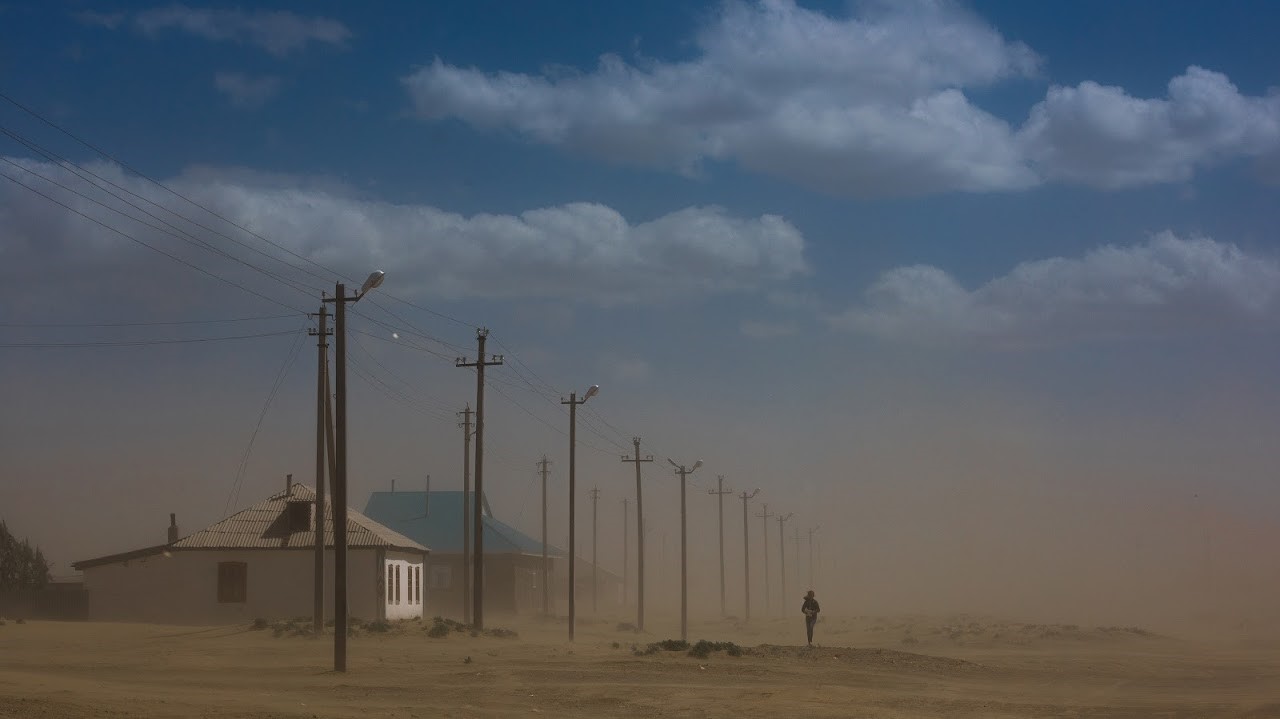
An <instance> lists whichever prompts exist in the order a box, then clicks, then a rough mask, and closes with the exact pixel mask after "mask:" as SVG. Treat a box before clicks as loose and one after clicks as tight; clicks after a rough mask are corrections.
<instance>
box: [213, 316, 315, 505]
mask: <svg viewBox="0 0 1280 719" xmlns="http://www.w3.org/2000/svg"><path fill="white" fill-rule="evenodd" d="M306 336H307V335H306V333H304V332H298V337H297V339H295V340H294V342H293V345H292V346H291V347H290V348H289V354H288V355H287V356H286V358H285V361H284V364H282V365H281V366H280V370H279V371H278V372H277V373H276V378H275V381H274V382H272V384H271V391H270V392H268V393H267V400H266V402H263V404H262V409H261V410H260V411H259V412H258V421H257V422H256V423H255V424H254V426H253V432H252V433H251V434H250V435H249V443H248V445H246V446H245V448H244V453H243V454H242V455H241V456H240V464H239V465H238V466H237V467H236V473H235V478H234V480H233V481H232V484H231V491H230V492H229V493H228V494H227V502H226V504H225V505H224V506H223V508H222V516H224V517H225V516H227V513H228V512H230V511H231V507H232V505H233V504H234V503H235V502H236V501H238V500H239V498H240V487H241V485H242V484H243V483H244V476H245V473H246V472H247V471H248V469H249V457H250V456H251V455H252V454H253V445H254V443H255V442H257V440H258V433H259V432H260V431H261V430H262V421H263V420H264V419H266V416H267V411H268V410H269V409H271V403H272V402H274V401H275V398H276V395H277V394H279V392H280V387H281V386H282V385H284V380H285V377H287V376H288V375H289V370H290V369H291V368H292V367H293V363H294V362H295V361H296V360H297V359H298V353H299V350H301V349H302V341H303V339H304V338H306Z"/></svg>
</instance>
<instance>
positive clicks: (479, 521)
mask: <svg viewBox="0 0 1280 719" xmlns="http://www.w3.org/2000/svg"><path fill="white" fill-rule="evenodd" d="M488 338H489V330H488V328H485V327H481V328H479V329H477V330H476V361H475V362H468V361H467V358H466V357H463V358H461V359H459V360H457V362H455V363H454V365H455V366H457V367H475V368H476V501H475V504H474V509H473V510H472V513H471V521H472V527H471V535H472V539H471V546H472V557H471V562H472V566H471V572H472V577H471V625H472V626H473V627H475V628H476V629H484V368H485V367H489V366H492V365H500V364H502V355H492V356H489V357H488V358H487V359H486V355H485V353H484V342H485V340H486V339H488Z"/></svg>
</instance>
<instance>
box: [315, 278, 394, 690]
mask: <svg viewBox="0 0 1280 719" xmlns="http://www.w3.org/2000/svg"><path fill="white" fill-rule="evenodd" d="M383 276H384V275H383V273H382V272H374V273H372V274H370V275H369V277H368V279H366V280H365V281H364V285H363V286H362V287H361V288H360V291H359V292H358V293H356V294H355V295H353V296H350V297H348V296H347V287H346V285H344V284H343V283H341V282H338V283H336V285H335V286H334V289H333V297H321V301H322V302H332V303H334V307H333V325H334V327H333V334H334V340H335V342H334V356H335V363H334V390H335V391H334V401H333V405H334V409H333V414H334V418H333V421H334V443H335V447H334V469H335V471H334V473H333V670H334V671H335V672H345V671H347V619H348V613H347V303H348V302H358V301H359V300H360V298H361V297H364V295H365V294H366V293H368V292H369V290H372V289H374V288H375V287H377V286H378V285H381V284H382V279H383Z"/></svg>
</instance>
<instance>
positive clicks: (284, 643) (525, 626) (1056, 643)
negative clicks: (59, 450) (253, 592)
mask: <svg viewBox="0 0 1280 719" xmlns="http://www.w3.org/2000/svg"><path fill="white" fill-rule="evenodd" d="M489 624H490V626H491V627H493V626H502V627H508V628H511V629H514V630H515V631H517V632H518V636H517V637H504V638H499V637H490V636H480V637H472V636H470V635H469V634H467V633H459V632H450V633H449V634H448V636H445V637H441V638H431V637H429V636H428V635H427V633H426V632H425V631H424V629H425V628H426V627H429V626H430V625H431V622H430V621H429V620H428V621H425V622H408V623H403V624H399V625H396V626H395V627H394V628H393V629H392V630H391V631H389V632H386V633H368V632H366V633H362V634H361V635H360V636H357V637H354V638H352V639H351V642H350V660H349V671H348V672H347V673H346V674H335V673H333V672H332V671H329V669H330V668H331V666H332V664H331V662H332V637H326V638H325V639H323V640H318V639H315V638H307V637H300V636H290V634H291V633H290V632H289V631H285V632H283V634H282V636H279V637H277V636H274V634H275V632H274V631H273V630H271V629H266V630H260V631H253V630H250V629H249V628H248V627H246V626H231V627H215V628H191V627H165V626H153V625H129V624H83V623H58V622H28V623H25V624H15V623H14V622H12V621H10V622H8V623H7V624H6V625H5V626H0V717H6V718H8V717H21V718H23V719H28V718H29V719H54V718H58V719H61V718H63V717H121V718H123V717H218V718H222V717H242V718H246V719H248V718H252V719H268V718H271V719H276V718H280V719H283V718H285V717H291V718H292V717H362V718H365V717H368V718H372V717H402V718H406V719H407V718H409V717H517V716H518V717H530V716H549V717H778V716H785V717H984V718H1000V717H1019V718H1024V717H1131V718H1133V719H1150V718H1153V717H1188V718H1191V717H1196V718H1200V717H1280V642H1278V641H1275V640H1260V639H1249V638H1248V637H1245V636H1238V637H1235V638H1232V639H1229V640H1228V639H1225V638H1219V639H1217V640H1205V639H1196V640H1191V639H1187V638H1181V637H1177V636H1168V635H1155V634H1150V633H1147V632H1143V631H1135V630H1132V629H1125V628H1109V629H1101V628H1085V627H1074V626H1061V625H1028V624H1013V623H1004V622H998V621H993V620H990V619H976V618H972V617H947V618H939V617H933V618H931V617H894V618H875V617H859V618H851V619H832V620H827V621H824V622H822V623H821V624H820V625H819V637H818V638H819V640H820V644H821V646H819V647H817V648H814V649H808V648H805V647H802V646H796V635H797V634H799V633H801V632H802V627H801V622H800V621H798V620H797V621H783V620H772V621H764V622H756V623H753V624H752V625H751V626H750V627H743V626H741V625H738V624H735V623H733V622H717V623H698V624H696V625H693V626H691V628H690V638H691V639H695V640H696V639H698V638H705V639H708V640H713V641H734V642H737V643H739V644H740V645H741V646H742V647H743V649H744V652H745V653H744V654H743V655H742V656H736V657H735V656H729V655H728V654H727V653H725V652H713V653H712V654H711V655H710V656H709V657H707V658H705V659H699V658H697V657H692V656H689V655H688V654H687V653H686V652H678V651H662V650H659V651H657V652H655V653H652V654H648V655H638V654H637V653H636V651H635V650H634V649H633V645H636V648H637V649H640V650H643V649H644V648H645V647H646V646H647V645H648V644H649V643H650V642H655V641H658V640H661V639H666V638H668V637H670V636H672V632H669V631H667V630H668V627H678V624H673V623H672V622H670V620H664V621H662V622H657V621H652V620H651V621H650V623H649V624H650V627H651V628H652V627H654V626H655V625H659V624H660V625H661V627H660V629H657V630H656V631H657V632H658V633H650V634H646V635H637V634H635V633H633V632H629V631H619V628H618V626H617V623H616V622H614V621H608V622H606V621H580V622H579V625H578V636H577V641H576V642H575V643H573V644H572V645H571V644H569V643H568V642H567V641H566V630H565V625H564V623H563V621H559V622H557V621H537V620H528V619H526V620H522V621H517V620H511V619H505V620H504V619H503V618H496V619H494V620H492V621H490V623H489ZM615 643H616V644H615Z"/></svg>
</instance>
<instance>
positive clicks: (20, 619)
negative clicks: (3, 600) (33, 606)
mask: <svg viewBox="0 0 1280 719" xmlns="http://www.w3.org/2000/svg"><path fill="white" fill-rule="evenodd" d="M13 623H14V624H26V623H27V620H25V619H23V618H22V617H18V618H17V619H15V620H14V622H13Z"/></svg>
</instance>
